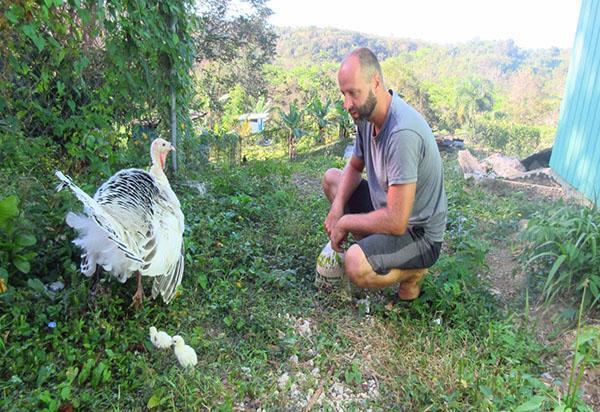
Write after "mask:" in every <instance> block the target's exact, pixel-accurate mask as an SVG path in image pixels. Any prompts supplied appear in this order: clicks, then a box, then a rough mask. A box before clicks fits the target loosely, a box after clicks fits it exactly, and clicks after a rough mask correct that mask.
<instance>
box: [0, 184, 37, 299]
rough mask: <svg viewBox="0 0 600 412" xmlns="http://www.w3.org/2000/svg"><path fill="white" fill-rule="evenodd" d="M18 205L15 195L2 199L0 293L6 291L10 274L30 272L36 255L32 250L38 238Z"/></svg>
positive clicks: (0, 211) (0, 216) (0, 214)
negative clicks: (30, 229)
mask: <svg viewBox="0 0 600 412" xmlns="http://www.w3.org/2000/svg"><path fill="white" fill-rule="evenodd" d="M18 205H19V199H18V198H17V196H15V195H12V196H9V197H6V198H4V199H0V236H1V237H0V282H1V283H2V284H1V285H0V289H1V290H0V293H4V292H6V289H7V285H8V277H9V276H10V277H13V276H15V275H17V273H19V272H20V273H24V274H27V273H29V271H30V270H31V265H30V262H31V260H32V259H33V258H34V257H35V255H36V253H35V252H33V251H31V250H30V249H31V247H32V246H33V245H35V243H36V238H35V236H33V235H32V234H31V233H30V232H29V231H28V230H27V229H26V227H27V225H28V222H27V221H26V220H25V219H24V218H23V217H22V215H21V213H20V211H19V208H18Z"/></svg>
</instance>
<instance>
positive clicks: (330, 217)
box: [325, 206, 344, 240]
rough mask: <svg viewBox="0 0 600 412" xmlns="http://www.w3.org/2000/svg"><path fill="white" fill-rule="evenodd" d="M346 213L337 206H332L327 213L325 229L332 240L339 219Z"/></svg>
mask: <svg viewBox="0 0 600 412" xmlns="http://www.w3.org/2000/svg"><path fill="white" fill-rule="evenodd" d="M343 215H344V209H338V208H337V207H335V206H332V207H331V209H330V210H329V213H328V214H327V218H326V219H325V231H326V232H327V236H328V237H329V239H330V240H332V238H331V235H332V233H333V229H334V228H335V226H336V225H337V223H338V221H339V220H340V219H341V218H342V216H343Z"/></svg>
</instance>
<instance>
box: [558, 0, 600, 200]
mask: <svg viewBox="0 0 600 412" xmlns="http://www.w3.org/2000/svg"><path fill="white" fill-rule="evenodd" d="M599 141H600V1H597V0H582V2H581V9H580V11H579V23H578V25H577V34H576V35H575V43H574V45H573V51H572V55H571V62H570V65H569V74H568V75H567V84H566V89H565V95H564V98H563V101H562V104H561V108H560V118H559V123H558V129H557V132H556V140H555V142H554V147H553V149H552V157H551V158H550V167H552V169H553V170H554V171H555V172H556V173H557V174H558V175H559V176H561V177H562V178H563V179H565V180H566V181H567V182H568V183H569V184H571V185H572V186H574V187H575V188H576V189H577V190H579V191H580V192H582V193H583V194H584V195H586V197H587V198H588V199H590V200H591V201H593V202H594V203H596V204H598V205H600V142H599Z"/></svg>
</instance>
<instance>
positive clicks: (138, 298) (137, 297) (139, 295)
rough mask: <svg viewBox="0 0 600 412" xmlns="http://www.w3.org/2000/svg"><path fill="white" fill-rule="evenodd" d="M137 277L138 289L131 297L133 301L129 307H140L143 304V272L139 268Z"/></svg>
mask: <svg viewBox="0 0 600 412" xmlns="http://www.w3.org/2000/svg"><path fill="white" fill-rule="evenodd" d="M135 277H136V280H137V289H136V291H135V294H134V295H133V297H132V298H131V301H132V302H131V305H130V306H129V307H131V306H133V307H134V308H139V307H140V306H142V299H143V298H144V290H143V289H142V274H141V273H140V271H139V270H138V271H137V272H135Z"/></svg>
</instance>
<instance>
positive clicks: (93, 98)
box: [0, 0, 195, 159]
mask: <svg viewBox="0 0 600 412" xmlns="http://www.w3.org/2000/svg"><path fill="white" fill-rule="evenodd" d="M190 7H191V3H189V2H186V1H179V0H173V1H168V2H150V4H147V3H146V2H140V1H138V2H135V1H134V2H108V3H106V4H105V3H97V2H93V1H84V2H79V1H68V2H62V1H59V2H42V3H39V4H38V3H34V2H25V3H14V4H13V5H11V7H10V8H9V9H8V11H7V19H8V29H7V32H5V34H6V39H4V40H6V41H5V42H4V43H5V44H4V45H3V46H4V47H3V48H2V51H3V52H5V53H3V54H5V56H4V57H5V58H6V66H5V67H4V70H2V71H0V89H1V90H2V96H3V99H4V101H5V102H6V108H5V110H4V115H5V116H6V118H8V119H10V120H11V121H12V122H13V124H14V125H15V130H21V131H23V134H24V135H25V136H28V138H30V139H33V138H40V137H47V138H49V139H51V140H52V141H55V142H57V143H60V144H69V145H70V147H71V150H70V152H69V153H70V154H72V152H73V151H74V150H75V148H76V147H79V146H81V145H86V144H88V143H89V139H90V138H91V137H90V133H92V134H96V135H97V134H98V133H97V131H98V130H102V131H105V132H104V133H102V132H101V133H100V134H102V135H103V136H104V137H107V136H110V137H111V139H110V140H107V144H109V145H114V144H116V143H117V140H116V139H118V138H122V137H123V133H122V131H121V129H120V128H121V127H122V126H124V127H129V126H130V125H131V123H132V122H133V121H139V120H140V119H151V118H152V117H155V118H156V117H158V118H162V120H163V122H162V124H163V125H168V124H169V123H168V121H167V120H168V118H169V115H168V107H169V103H170V92H171V91H172V90H174V91H175V92H177V95H178V103H179V117H180V119H182V121H185V119H186V117H187V115H186V111H185V110H182V109H185V108H186V107H187V101H188V100H189V93H188V91H189V90H191V87H190V77H189V74H188V72H189V69H190V67H191V64H192V60H193V55H194V52H193V47H192V44H191V37H190V36H191V32H192V30H194V24H195V23H194V17H193V15H192V14H190V13H188V9H189V8H190ZM111 128H112V129H113V130H119V133H118V134H117V133H114V134H111V133H106V131H108V130H110V129H111ZM113 137H114V138H116V139H112V138H113ZM92 138H97V136H93V137H92ZM94 146H96V145H94ZM89 159H91V157H89Z"/></svg>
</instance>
